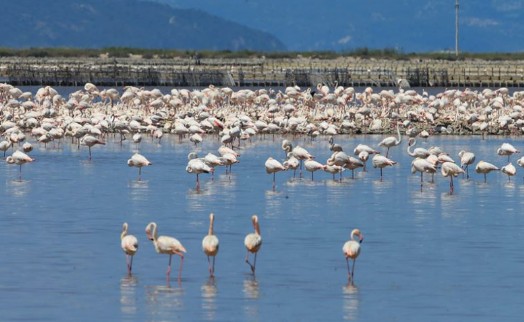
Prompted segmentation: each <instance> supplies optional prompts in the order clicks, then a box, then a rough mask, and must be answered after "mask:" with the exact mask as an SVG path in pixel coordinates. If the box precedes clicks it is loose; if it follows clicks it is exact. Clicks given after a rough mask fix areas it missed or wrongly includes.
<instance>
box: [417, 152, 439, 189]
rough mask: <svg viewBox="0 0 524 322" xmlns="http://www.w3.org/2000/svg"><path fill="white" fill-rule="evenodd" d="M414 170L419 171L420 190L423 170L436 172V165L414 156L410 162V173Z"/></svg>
mask: <svg viewBox="0 0 524 322" xmlns="http://www.w3.org/2000/svg"><path fill="white" fill-rule="evenodd" d="M415 172H420V191H422V184H423V182H424V179H423V175H424V172H426V173H431V174H433V173H435V172H437V167H436V166H435V165H434V164H433V163H431V162H430V161H428V160H426V159H423V158H416V159H414V160H413V161H412V162H411V173H415Z"/></svg>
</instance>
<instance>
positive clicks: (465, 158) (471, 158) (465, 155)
mask: <svg viewBox="0 0 524 322" xmlns="http://www.w3.org/2000/svg"><path fill="white" fill-rule="evenodd" d="M458 155H459V157H460V166H461V167H462V169H464V170H466V178H467V179H469V167H468V166H469V165H470V164H473V162H475V154H474V153H473V152H468V151H465V150H461V151H460V152H459V153H458Z"/></svg>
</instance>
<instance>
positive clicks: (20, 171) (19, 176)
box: [18, 165, 22, 181]
mask: <svg viewBox="0 0 524 322" xmlns="http://www.w3.org/2000/svg"><path fill="white" fill-rule="evenodd" d="M18 181H22V165H20V168H19V171H18Z"/></svg>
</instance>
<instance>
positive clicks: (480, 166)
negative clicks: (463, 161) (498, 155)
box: [475, 160, 500, 183]
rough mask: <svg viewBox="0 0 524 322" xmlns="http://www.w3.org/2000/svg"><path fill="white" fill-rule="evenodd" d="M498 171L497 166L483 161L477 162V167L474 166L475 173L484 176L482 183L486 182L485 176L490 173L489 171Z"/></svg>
mask: <svg viewBox="0 0 524 322" xmlns="http://www.w3.org/2000/svg"><path fill="white" fill-rule="evenodd" d="M495 170H500V169H499V168H498V167H497V166H495V165H494V164H491V163H489V162H485V161H482V160H481V161H479V163H477V165H476V166H475V172H477V173H482V174H483V175H484V183H486V182H487V178H486V175H487V174H488V173H490V172H491V171H495Z"/></svg>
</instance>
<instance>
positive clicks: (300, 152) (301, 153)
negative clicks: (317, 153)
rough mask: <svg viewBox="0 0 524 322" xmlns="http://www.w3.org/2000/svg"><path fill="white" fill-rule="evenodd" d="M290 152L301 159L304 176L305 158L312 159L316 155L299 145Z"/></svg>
mask: <svg viewBox="0 0 524 322" xmlns="http://www.w3.org/2000/svg"><path fill="white" fill-rule="evenodd" d="M290 152H291V154H292V155H293V156H294V157H295V158H297V159H298V160H299V161H300V177H302V163H303V162H304V160H311V159H314V158H315V157H314V156H312V155H311V153H309V152H308V151H307V150H306V149H304V148H303V147H301V146H299V145H297V146H296V147H295V148H293V150H291V151H290Z"/></svg>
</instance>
